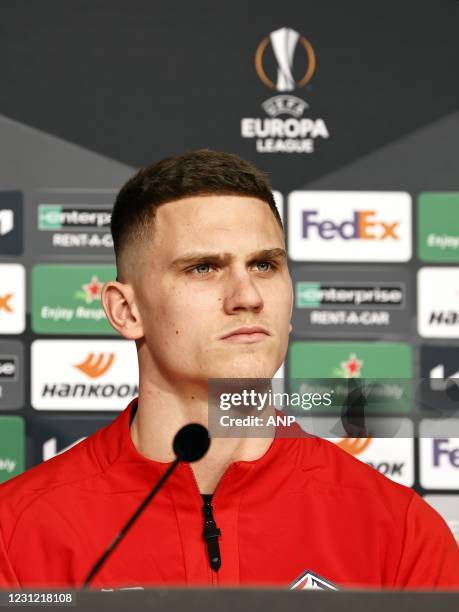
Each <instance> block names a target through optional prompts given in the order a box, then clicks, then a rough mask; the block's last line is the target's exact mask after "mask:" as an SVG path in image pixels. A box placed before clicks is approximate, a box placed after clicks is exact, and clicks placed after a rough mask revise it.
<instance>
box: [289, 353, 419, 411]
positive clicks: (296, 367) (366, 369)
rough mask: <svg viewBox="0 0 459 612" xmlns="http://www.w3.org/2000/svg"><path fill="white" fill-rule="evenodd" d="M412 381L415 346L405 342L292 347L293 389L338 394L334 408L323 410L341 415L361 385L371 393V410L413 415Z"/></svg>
mask: <svg viewBox="0 0 459 612" xmlns="http://www.w3.org/2000/svg"><path fill="white" fill-rule="evenodd" d="M381 379H382V380H381ZM411 379H412V364H411V347H410V346H409V345H408V344H405V343H395V342H293V343H292V345H291V347H290V391H291V392H296V393H307V392H310V393H324V392H325V391H330V390H332V392H333V395H334V401H333V404H332V406H331V407H330V408H329V409H326V408H324V407H323V406H322V407H321V408H320V412H337V411H338V412H339V411H340V410H341V407H342V406H343V405H344V404H345V403H346V398H347V397H348V394H349V392H350V390H352V389H355V388H356V384H357V386H358V388H360V389H366V390H367V392H368V395H367V396H366V398H367V401H366V405H365V409H366V412H368V413H372V412H373V413H374V412H383V413H386V412H390V413H395V412H397V413H398V412H403V413H405V412H409V411H410V410H411V396H412V394H411V384H412V383H411ZM352 380H356V383H352V384H351V381H352Z"/></svg>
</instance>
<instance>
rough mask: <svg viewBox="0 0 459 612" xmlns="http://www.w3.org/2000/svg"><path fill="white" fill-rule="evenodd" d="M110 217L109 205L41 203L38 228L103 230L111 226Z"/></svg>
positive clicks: (49, 229)
mask: <svg viewBox="0 0 459 612" xmlns="http://www.w3.org/2000/svg"><path fill="white" fill-rule="evenodd" d="M110 219H111V209H110V207H108V206H87V205H86V206H84V205H81V206H78V205H58V204H40V205H39V207H38V229H40V230H45V231H56V230H60V229H66V230H80V229H87V230H93V231H103V230H107V229H108V228H109V227H110Z"/></svg>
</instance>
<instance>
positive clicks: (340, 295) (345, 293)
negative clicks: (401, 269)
mask: <svg viewBox="0 0 459 612" xmlns="http://www.w3.org/2000/svg"><path fill="white" fill-rule="evenodd" d="M404 294H405V288H404V286H403V285H402V284H401V283H399V284H393V285H391V284H387V285H382V284H381V285H371V284H361V285H351V284H346V283H342V284H337V283H334V284H325V283H305V282H299V283H297V285H296V305H297V307H298V308H318V307H320V306H321V307H325V306H336V305H339V306H343V307H357V306H385V307H386V308H400V307H402V306H403V304H404Z"/></svg>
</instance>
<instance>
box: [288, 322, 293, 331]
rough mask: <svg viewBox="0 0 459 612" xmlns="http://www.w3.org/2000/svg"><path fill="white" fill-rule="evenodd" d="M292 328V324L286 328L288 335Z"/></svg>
mask: <svg viewBox="0 0 459 612" xmlns="http://www.w3.org/2000/svg"><path fill="white" fill-rule="evenodd" d="M292 329H293V327H292V324H291V323H290V325H289V327H288V333H290V332H291V331H292Z"/></svg>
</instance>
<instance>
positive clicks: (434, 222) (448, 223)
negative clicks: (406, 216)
mask: <svg viewBox="0 0 459 612" xmlns="http://www.w3.org/2000/svg"><path fill="white" fill-rule="evenodd" d="M418 219H419V220H418V224H419V231H418V249H419V257H420V259H422V260H423V261H445V262H452V263H453V262H458V261H459V193H422V194H421V195H420V196H419V200H418Z"/></svg>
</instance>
